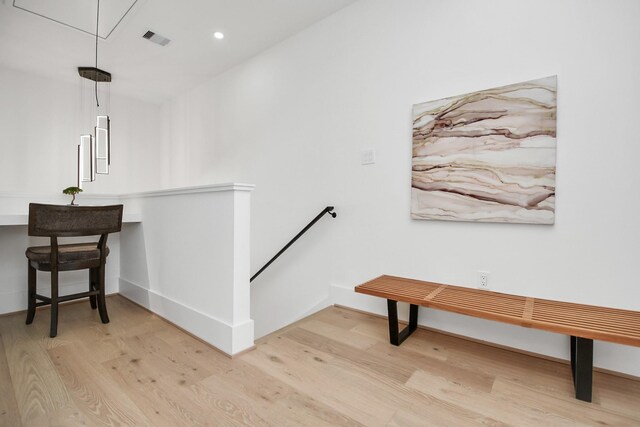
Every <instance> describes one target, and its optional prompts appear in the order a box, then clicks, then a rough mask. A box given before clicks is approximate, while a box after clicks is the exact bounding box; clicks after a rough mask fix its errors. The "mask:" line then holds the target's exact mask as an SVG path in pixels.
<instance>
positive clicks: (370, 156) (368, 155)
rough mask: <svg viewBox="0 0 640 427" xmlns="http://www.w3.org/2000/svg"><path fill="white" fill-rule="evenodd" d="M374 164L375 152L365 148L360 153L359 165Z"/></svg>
mask: <svg viewBox="0 0 640 427" xmlns="http://www.w3.org/2000/svg"><path fill="white" fill-rule="evenodd" d="M375 162H376V150H374V149H373V148H367V149H364V150H361V151H360V164H362V165H373V164H374V163H375Z"/></svg>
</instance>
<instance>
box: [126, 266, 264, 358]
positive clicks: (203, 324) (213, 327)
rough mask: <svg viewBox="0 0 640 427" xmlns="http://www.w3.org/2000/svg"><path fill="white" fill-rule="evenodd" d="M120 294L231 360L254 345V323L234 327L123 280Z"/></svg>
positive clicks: (244, 323) (248, 322)
mask: <svg viewBox="0 0 640 427" xmlns="http://www.w3.org/2000/svg"><path fill="white" fill-rule="evenodd" d="M120 294H122V295H123V296H124V297H126V298H128V299H130V300H132V301H133V302H135V303H137V304H139V305H141V306H143V307H145V308H147V309H148V310H150V311H152V312H153V313H156V314H157V315H159V316H161V317H163V318H165V319H167V320H168V321H170V322H172V323H174V324H176V325H177V326H179V327H180V328H182V329H184V330H185V331H187V332H189V333H190V334H193V335H195V336H196V337H198V338H200V339H202V340H203V341H205V342H207V343H209V344H211V345H212V346H214V347H216V348H217V349H219V350H220V351H222V352H224V353H226V354H228V355H230V356H233V355H234V354H238V353H240V352H242V351H245V350H247V349H249V348H252V347H253V345H254V343H253V330H254V324H253V320H249V321H246V322H243V323H240V324H237V325H230V324H228V323H226V322H224V321H222V320H220V319H216V318H214V317H212V316H210V315H208V314H205V313H202V312H200V311H197V310H195V309H193V308H191V307H188V306H186V305H184V304H181V303H180V302H178V301H175V300H173V299H171V298H168V297H166V296H164V295H161V294H159V293H157V292H154V291H153V290H150V289H147V288H144V287H142V286H140V285H137V284H135V283H132V282H130V281H128V280H126V279H122V278H120Z"/></svg>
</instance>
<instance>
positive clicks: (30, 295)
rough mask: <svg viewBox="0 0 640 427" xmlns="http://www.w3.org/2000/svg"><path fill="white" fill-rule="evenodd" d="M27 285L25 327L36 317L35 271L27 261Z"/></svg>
mask: <svg viewBox="0 0 640 427" xmlns="http://www.w3.org/2000/svg"><path fill="white" fill-rule="evenodd" d="M27 264H28V266H29V268H28V274H27V276H28V283H27V325H30V324H31V323H32V322H33V318H34V317H35V315H36V269H35V268H33V267H32V266H31V261H27Z"/></svg>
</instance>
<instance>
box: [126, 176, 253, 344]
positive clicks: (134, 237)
mask: <svg viewBox="0 0 640 427" xmlns="http://www.w3.org/2000/svg"><path fill="white" fill-rule="evenodd" d="M252 190H253V186H251V185H244V184H221V185H213V186H202V187H197V188H193V187H192V188H185V189H178V190H170V191H153V192H146V193H139V194H133V195H125V196H122V200H123V202H124V203H125V206H126V208H127V209H129V210H131V211H134V212H139V213H140V215H141V218H142V222H141V223H140V224H132V225H129V226H127V227H126V228H125V229H123V232H122V233H121V236H120V239H121V242H122V245H121V248H122V249H121V251H120V265H121V269H120V287H119V289H120V293H121V294H122V295H124V296H126V297H127V298H129V299H131V300H133V301H136V302H137V303H139V304H141V305H143V306H144V307H147V308H148V309H150V310H151V311H153V312H154V313H157V314H159V315H160V316H162V317H164V318H166V319H169V320H170V321H172V322H173V323H175V324H177V325H178V326H180V327H182V328H184V329H186V330H187V331H189V332H191V333H193V334H194V335H196V336H198V337H200V338H202V339H203V340H205V341H207V342H208V343H210V344H212V345H214V346H216V347H217V348H219V349H220V350H222V351H224V352H225V353H227V354H229V355H233V354H236V353H239V352H241V351H244V350H246V349H248V348H250V347H252V346H253V338H254V322H253V320H251V318H250V298H251V296H250V290H249V217H250V213H249V211H250V203H249V202H250V198H249V193H250V191H252Z"/></svg>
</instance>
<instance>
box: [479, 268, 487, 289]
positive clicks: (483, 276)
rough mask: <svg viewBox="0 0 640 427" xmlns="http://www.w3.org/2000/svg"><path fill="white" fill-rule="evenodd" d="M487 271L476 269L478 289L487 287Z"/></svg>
mask: <svg viewBox="0 0 640 427" xmlns="http://www.w3.org/2000/svg"><path fill="white" fill-rule="evenodd" d="M489 274H490V273H489V272H488V271H481V270H478V289H484V290H485V291H486V290H488V289H489Z"/></svg>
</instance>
